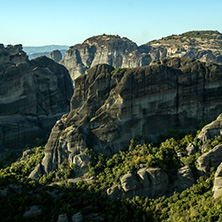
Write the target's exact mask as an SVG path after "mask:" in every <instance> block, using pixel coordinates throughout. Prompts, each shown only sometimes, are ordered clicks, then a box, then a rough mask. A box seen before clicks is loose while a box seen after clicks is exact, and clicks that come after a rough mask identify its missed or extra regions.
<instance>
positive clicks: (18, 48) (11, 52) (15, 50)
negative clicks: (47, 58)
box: [0, 44, 28, 64]
mask: <svg viewBox="0 0 222 222" xmlns="http://www.w3.org/2000/svg"><path fill="white" fill-rule="evenodd" d="M27 61H28V56H27V55H26V53H25V52H23V50H22V45H20V44H19V45H15V46H12V45H8V46H7V47H6V48H5V47H4V45H3V44H0V63H2V62H12V63H14V64H20V63H26V62H27Z"/></svg>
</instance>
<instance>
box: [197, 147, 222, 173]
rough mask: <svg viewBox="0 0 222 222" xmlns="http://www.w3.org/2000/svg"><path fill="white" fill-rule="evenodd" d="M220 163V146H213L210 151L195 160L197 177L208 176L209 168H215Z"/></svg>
mask: <svg viewBox="0 0 222 222" xmlns="http://www.w3.org/2000/svg"><path fill="white" fill-rule="evenodd" d="M221 161H222V145H221V144H220V145H217V146H215V147H214V148H213V149H212V150H210V151H209V152H207V153H204V154H203V155H201V156H200V157H199V158H198V159H197V170H198V171H199V175H200V176H203V175H209V173H210V168H211V167H214V168H217V167H218V166H219V164H220V163H221Z"/></svg>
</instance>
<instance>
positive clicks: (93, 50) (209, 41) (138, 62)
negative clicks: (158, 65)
mask: <svg viewBox="0 0 222 222" xmlns="http://www.w3.org/2000/svg"><path fill="white" fill-rule="evenodd" d="M221 45H222V34H221V33H219V32H217V31H192V32H187V33H183V34H181V35H172V36H168V37H165V38H162V39H160V40H154V41H151V42H149V43H147V44H144V45H141V46H137V45H136V43H134V42H132V41H131V40H129V39H128V38H126V37H123V38H121V37H120V36H118V35H106V34H103V35H98V36H93V37H91V38H88V39H86V40H85V41H84V42H83V43H82V44H77V45H74V46H72V47H70V48H69V50H68V51H67V52H66V55H65V57H64V58H63V59H62V60H61V61H60V63H61V64H62V65H64V66H65V67H66V68H67V69H68V70H69V73H70V75H71V78H72V80H73V81H74V80H75V79H76V78H77V77H78V76H80V75H81V74H84V73H85V71H86V70H87V69H89V68H92V67H93V66H95V65H98V64H103V63H106V64H109V65H111V66H113V67H114V68H135V67H141V66H146V65H149V64H150V63H151V62H152V61H155V60H157V59H163V58H166V57H179V58H180V57H189V58H194V59H198V60H200V61H202V62H214V63H222V51H221Z"/></svg>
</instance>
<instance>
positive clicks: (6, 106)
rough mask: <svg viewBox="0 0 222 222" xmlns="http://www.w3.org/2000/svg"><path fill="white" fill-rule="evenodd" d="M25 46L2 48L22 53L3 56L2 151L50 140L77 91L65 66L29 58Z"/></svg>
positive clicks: (0, 68) (0, 70) (0, 82)
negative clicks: (10, 56) (9, 58)
mask: <svg viewBox="0 0 222 222" xmlns="http://www.w3.org/2000/svg"><path fill="white" fill-rule="evenodd" d="M21 47H22V46H21V45H19V46H15V47H14V48H13V47H12V46H11V47H10V48H9V49H8V48H4V49H2V50H3V51H6V52H8V55H9V54H10V55H11V54H12V53H14V54H15V53H17V52H18V53H17V54H16V55H17V56H18V59H17V60H16V61H14V60H10V61H8V60H6V61H5V57H4V58H3V57H0V150H2V149H4V148H9V149H16V148H21V147H23V148H24V146H25V145H27V144H30V143H31V144H32V143H34V142H35V140H36V138H39V139H40V140H41V139H44V140H46V138H47V136H48V134H49V133H50V130H51V128H52V126H53V125H54V124H55V122H56V120H58V119H59V118H61V116H62V114H64V113H66V112H68V111H69V103H70V99H71V96H72V94H73V87H72V83H71V79H70V76H69V74H68V71H67V70H66V68H65V67H63V66H61V65H59V64H57V63H55V62H54V61H52V60H51V59H48V58H46V57H39V58H37V59H35V60H32V61H29V60H27V56H26V54H25V53H24V52H23V51H22V52H21V50H22V49H21ZM14 54H13V55H14ZM23 54H25V56H23ZM13 58H14V57H13ZM18 61H20V62H18ZM21 61H23V62H21Z"/></svg>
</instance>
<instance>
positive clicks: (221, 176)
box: [213, 162, 222, 198]
mask: <svg viewBox="0 0 222 222" xmlns="http://www.w3.org/2000/svg"><path fill="white" fill-rule="evenodd" d="M213 191H214V198H217V197H218V196H219V195H221V194H222V162H221V164H220V165H219V166H218V168H217V171H216V173H215V179H214V187H213Z"/></svg>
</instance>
